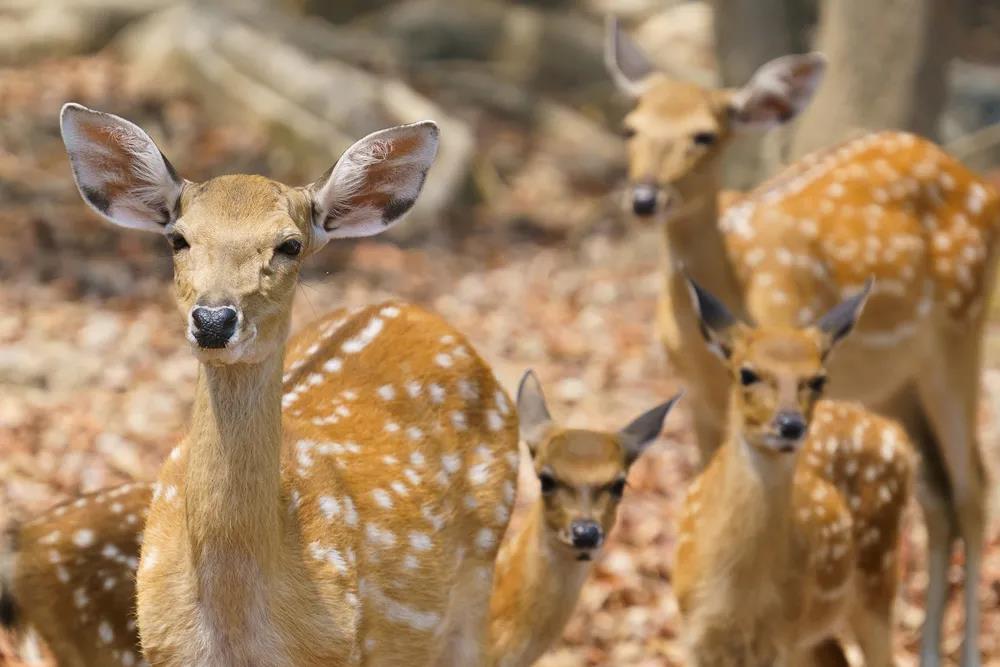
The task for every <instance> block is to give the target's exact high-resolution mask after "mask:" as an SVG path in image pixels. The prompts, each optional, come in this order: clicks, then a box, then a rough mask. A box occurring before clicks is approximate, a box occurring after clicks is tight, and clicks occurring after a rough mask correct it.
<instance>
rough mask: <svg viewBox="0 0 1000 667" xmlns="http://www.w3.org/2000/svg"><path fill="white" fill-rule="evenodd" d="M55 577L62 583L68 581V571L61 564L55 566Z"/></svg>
mask: <svg viewBox="0 0 1000 667" xmlns="http://www.w3.org/2000/svg"><path fill="white" fill-rule="evenodd" d="M56 577H58V578H59V581H61V582H62V583H64V584H68V583H69V571H68V570H67V569H66V568H65V567H63V566H62V565H60V566H59V567H57V568H56Z"/></svg>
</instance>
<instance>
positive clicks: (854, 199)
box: [607, 21, 1000, 667]
mask: <svg viewBox="0 0 1000 667" xmlns="http://www.w3.org/2000/svg"><path fill="white" fill-rule="evenodd" d="M607 60H608V64H609V68H610V70H611V73H612V76H613V77H614V79H615V80H616V81H617V82H618V83H619V85H620V87H621V88H622V89H623V90H625V91H626V92H627V93H628V94H630V95H632V96H633V97H634V98H635V99H636V106H635V109H634V110H633V111H632V112H631V113H629V114H628V116H627V117H626V119H625V128H626V133H627V135H628V136H629V139H628V153H629V182H630V188H631V195H632V208H633V210H634V211H635V213H636V214H638V215H641V216H653V215H655V214H661V215H662V217H664V218H667V222H666V224H665V226H664V234H665V240H666V247H667V252H666V253H665V256H666V263H665V266H664V283H665V290H664V293H663V296H662V298H661V303H660V307H659V309H658V320H659V330H660V335H661V338H662V340H663V343H664V346H665V347H666V350H667V353H668V356H669V358H670V360H671V362H672V364H673V365H674V366H675V367H676V368H677V369H678V371H679V373H680V375H681V376H682V377H683V378H684V380H685V383H686V385H687V387H688V389H689V391H690V400H691V405H692V408H693V411H694V423H695V429H696V435H697V438H698V443H699V446H700V449H701V452H702V455H703V459H704V460H707V459H708V457H709V456H710V454H711V452H712V451H714V449H715V447H716V446H717V445H718V443H719V442H721V441H722V435H723V424H724V420H725V415H726V408H725V406H726V402H727V400H728V388H727V387H728V382H727V378H726V376H725V373H724V372H723V370H722V369H721V368H719V367H718V364H717V362H716V361H715V360H714V359H712V358H711V355H710V353H709V352H707V351H706V350H705V348H704V346H703V345H702V342H701V335H700V333H699V331H698V317H697V314H696V313H695V312H694V309H693V307H692V304H691V302H690V299H689V298H688V294H687V289H688V288H687V283H686V279H685V277H684V271H688V272H690V273H692V274H693V275H694V277H695V278H696V279H697V280H699V282H701V284H703V285H705V286H706V287H708V288H709V289H710V290H711V291H712V292H713V293H714V294H716V295H718V296H719V297H720V298H721V299H723V300H724V301H725V302H726V303H728V304H730V305H731V306H732V307H733V308H734V310H735V312H736V314H737V315H741V316H747V317H749V318H750V319H751V320H752V321H755V322H757V323H759V324H762V325H785V326H796V325H802V324H805V323H808V322H810V321H812V319H813V318H814V316H815V315H816V314H818V313H821V312H824V311H825V310H826V309H828V308H830V307H831V306H832V305H833V304H834V303H836V301H837V299H839V298H840V296H841V295H843V294H846V293H848V292H850V291H851V290H853V289H856V287H857V286H858V285H860V284H861V283H862V282H863V281H864V279H865V278H866V277H868V276H874V277H875V278H876V279H877V282H876V286H875V290H874V293H873V294H872V297H871V299H872V303H873V305H874V306H875V307H874V309H873V315H874V316H873V317H867V318H865V320H864V322H862V323H861V325H860V327H859V330H858V332H857V333H856V334H855V335H854V336H852V337H851V339H850V340H849V341H848V342H846V343H845V345H844V348H843V349H842V350H840V351H839V353H838V354H837V356H836V359H835V360H834V361H833V366H832V368H831V371H832V376H833V377H834V380H833V381H832V382H831V385H830V391H831V394H832V395H833V396H834V397H844V398H848V397H849V398H856V399H858V400H861V401H862V402H864V403H865V404H866V405H867V406H869V407H871V408H873V409H876V410H878V411H879V412H882V413H884V414H887V415H888V416H891V417H893V418H895V419H898V420H899V421H900V423H901V424H902V425H903V426H904V427H905V428H906V430H907V432H908V434H909V436H910V438H911V439H912V441H913V442H914V443H915V444H916V445H917V446H918V448H919V450H920V451H921V453H922V468H921V473H922V474H921V478H922V480H921V481H922V482H923V485H922V489H921V491H923V492H926V493H922V494H921V503H922V506H923V509H924V513H925V516H926V518H927V525H928V534H929V540H928V541H929V554H928V562H929V569H930V585H929V587H928V592H927V605H926V606H927V620H926V622H925V629H924V637H923V646H922V648H921V653H922V658H923V662H924V664H936V663H937V661H938V659H939V658H938V650H939V644H940V638H941V636H940V630H941V621H942V616H943V613H944V605H945V600H946V594H947V577H946V574H947V573H946V570H947V565H948V561H949V553H950V549H951V545H952V542H953V541H954V540H955V539H956V538H961V540H962V542H963V543H964V547H965V567H966V584H965V615H966V627H965V644H964V652H963V664H965V665H966V666H967V667H971V666H973V665H977V664H978V663H979V657H978V650H977V646H976V644H977V642H976V636H977V632H978V628H979V613H978V602H977V593H976V588H977V583H978V581H979V572H980V566H981V561H982V541H983V529H984V521H985V508H984V506H985V497H984V484H985V482H984V473H983V466H982V461H981V455H980V451H979V446H978V441H977V438H976V427H975V413H976V407H977V405H978V398H979V370H980V365H981V362H980V357H981V346H982V332H983V326H984V322H985V308H984V307H985V305H986V303H987V301H988V299H989V296H990V294H991V293H992V285H993V282H994V277H995V267H996V254H997V252H996V246H997V244H996V238H997V234H996V230H997V223H998V221H1000V197H998V195H997V193H996V191H995V190H994V189H993V188H992V187H991V186H990V185H989V184H988V183H986V182H985V181H984V180H982V179H980V178H978V177H976V176H975V175H974V174H973V173H971V172H970V171H968V170H967V169H965V168H964V167H963V166H962V165H960V164H959V163H957V162H956V161H955V160H954V159H952V158H951V157H950V156H948V155H947V154H946V153H944V152H943V151H942V150H941V149H940V148H938V147H937V146H935V145H934V144H932V143H930V142H928V141H926V140H923V139H920V138H918V137H915V136H913V135H910V134H905V133H900V132H881V133H877V134H872V135H868V136H865V137H862V138H860V139H856V140H853V141H849V142H847V143H845V144H843V145H841V146H838V147H836V148H833V149H831V150H829V151H826V152H822V153H818V154H815V155H811V156H808V157H805V158H803V159H802V160H800V161H799V162H797V163H795V164H794V165H792V166H790V167H788V168H787V169H786V170H785V171H784V172H783V173H782V174H780V175H778V176H776V177H775V178H773V179H772V180H770V181H768V182H766V183H764V184H763V185H761V186H760V187H758V188H757V189H756V190H754V191H752V192H751V193H749V194H747V195H745V196H743V197H741V198H737V199H736V201H735V202H734V203H732V204H731V205H730V206H729V207H728V208H727V209H726V210H725V212H723V213H722V214H721V215H720V211H719V205H718V201H717V199H718V194H719V180H718V171H719V164H720V161H721V159H722V155H723V151H724V148H725V144H726V141H727V139H728V138H729V137H730V136H731V134H732V133H733V132H735V131H737V130H739V129H742V128H753V127H760V128H767V127H773V126H776V125H779V124H781V123H786V122H788V121H789V120H791V119H792V118H794V117H795V116H796V115H797V114H798V113H800V112H801V111H802V110H803V109H804V108H805V106H806V105H807V104H808V102H809V100H810V98H811V96H812V93H813V91H814V90H815V89H816V87H817V85H818V83H819V80H820V78H821V76H822V72H823V69H824V61H823V58H822V57H821V56H819V55H818V54H807V55H801V56H785V57H782V58H778V59H777V60H774V61H772V62H770V63H767V64H765V65H764V66H763V67H761V68H760V69H759V70H758V71H757V73H756V74H755V75H754V76H753V78H752V79H751V80H750V82H749V83H748V84H747V85H745V86H744V87H743V88H740V89H736V90H711V89H706V88H703V87H700V86H696V85H693V84H689V83H684V82H680V81H674V80H670V79H669V78H667V77H665V76H664V75H662V74H659V73H657V72H655V71H654V69H653V67H652V66H651V65H650V64H649V61H648V60H647V59H646V57H645V56H644V55H643V54H642V53H641V51H640V50H639V49H638V47H637V46H636V45H635V44H633V43H632V42H631V41H629V39H628V38H627V37H626V36H625V35H624V34H623V33H622V32H621V30H620V29H619V27H618V25H617V23H616V22H615V21H611V22H610V29H609V39H608V52H607Z"/></svg>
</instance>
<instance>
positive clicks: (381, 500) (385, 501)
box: [372, 489, 392, 510]
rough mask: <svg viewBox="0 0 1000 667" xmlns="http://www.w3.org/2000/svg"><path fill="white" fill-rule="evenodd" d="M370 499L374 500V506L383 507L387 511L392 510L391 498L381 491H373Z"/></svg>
mask: <svg viewBox="0 0 1000 667" xmlns="http://www.w3.org/2000/svg"><path fill="white" fill-rule="evenodd" d="M372 497H374V498H375V504H377V505H379V506H381V507H384V508H385V509H387V510H391V509H392V496H390V495H389V493H388V492H387V491H385V490H383V489H375V490H374V491H372Z"/></svg>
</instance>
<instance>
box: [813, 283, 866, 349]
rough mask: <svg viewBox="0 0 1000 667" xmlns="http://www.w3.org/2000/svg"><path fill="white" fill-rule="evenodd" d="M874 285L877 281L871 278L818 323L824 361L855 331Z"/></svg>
mask: <svg viewBox="0 0 1000 667" xmlns="http://www.w3.org/2000/svg"><path fill="white" fill-rule="evenodd" d="M874 285H875V279H874V278H869V279H868V280H866V281H865V285H864V287H862V288H861V291H859V292H857V293H856V294H853V295H851V296H849V297H847V298H846V299H844V300H843V301H841V302H840V303H838V304H837V305H836V306H834V307H833V308H831V309H830V310H829V312H827V313H826V315H824V316H823V317H821V318H820V319H819V322H817V323H816V328H817V329H819V332H820V334H821V335H822V337H823V358H824V359H825V358H826V356H827V355H828V354H830V350H832V349H833V348H834V346H835V345H836V344H837V343H839V342H840V341H841V340H842V339H843V338H844V336H846V335H847V334H849V333H851V331H852V330H853V329H854V325H855V324H857V323H858V318H859V317H861V311H862V310H864V307H865V303H867V301H868V297H869V295H870V294H871V291H872V287H873V286H874Z"/></svg>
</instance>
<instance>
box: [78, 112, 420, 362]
mask: <svg viewBox="0 0 1000 667" xmlns="http://www.w3.org/2000/svg"><path fill="white" fill-rule="evenodd" d="M61 125H62V136H63V141H64V142H65V144H66V150H67V152H68V153H69V159H70V164H71V166H72V168H73V176H74V178H75V179H76V184H77V187H78V188H79V190H80V194H81V195H82V196H83V199H84V201H86V202H87V203H88V204H89V205H90V206H91V207H92V208H93V209H94V210H95V211H97V212H98V213H99V214H101V216H103V217H104V218H106V219H107V220H109V221H111V222H112V223H114V224H116V225H121V226H123V227H131V228H135V229H142V230H146V231H151V232H155V233H158V234H162V235H163V236H165V237H166V239H167V241H168V242H169V243H170V245H171V247H172V248H173V253H174V286H175V292H176V296H177V301H178V305H179V306H180V309H181V312H182V313H183V315H184V317H185V318H186V319H187V323H188V327H187V338H188V340H189V341H190V342H191V344H192V346H193V348H194V349H195V352H196V354H197V355H198V357H199V359H201V360H202V361H204V362H207V363H215V364H231V363H239V362H245V363H254V362H258V361H260V360H262V359H264V358H266V357H267V356H269V355H270V354H272V353H273V352H274V351H276V350H277V349H278V348H279V347H280V345H281V344H282V343H283V341H284V339H285V335H286V333H287V328H288V318H289V312H290V308H291V303H292V296H293V294H294V291H295V285H296V283H297V279H298V273H299V267H300V266H301V264H302V260H303V259H304V258H305V257H307V256H309V255H310V254H312V253H314V252H316V251H317V250H319V249H320V248H321V247H323V245H325V244H326V243H327V242H328V241H329V240H330V239H333V238H339V237H358V236H370V235H373V234H378V233H379V232H381V231H383V230H384V229H387V228H388V227H390V226H391V225H393V224H394V223H396V222H398V221H399V219H400V218H401V217H402V215H403V214H404V213H406V212H407V211H408V210H409V209H410V207H411V206H412V205H413V203H414V201H415V200H416V198H417V195H418V194H419V192H420V189H421V187H422V186H423V183H424V177H425V176H426V174H427V171H428V169H429V168H430V166H431V162H433V160H434V156H435V154H436V152H437V143H438V130H437V126H435V125H434V123H431V122H423V123H415V124H413V125H404V126H401V127H395V128H392V129H388V130H383V131H381V132H376V133H374V134H371V135H369V136H367V137H365V138H364V139H362V140H361V141H358V142H357V143H356V144H354V145H353V146H351V147H350V148H349V149H347V152H345V153H344V155H343V156H342V157H341V158H340V160H339V161H338V162H337V163H336V164H335V165H334V166H333V167H332V168H331V169H330V170H329V171H328V172H327V173H326V174H325V175H324V176H323V177H322V178H320V179H319V180H318V181H316V182H315V183H313V184H311V185H308V186H305V187H290V186H287V185H284V184H282V183H278V182H276V181H272V180H270V179H268V178H264V177H263V176H247V175H233V176H220V177H217V178H213V179H211V180H208V181H205V182H204V183H193V182H191V181H187V180H183V179H181V178H180V177H179V176H178V175H177V172H176V171H175V170H174V168H173V166H171V164H170V162H169V161H168V160H167V158H166V157H164V155H163V154H162V153H161V152H160V150H159V149H158V148H157V147H156V145H155V144H154V143H153V140H152V139H150V138H149V135H147V134H146V133H145V132H144V131H143V130H142V129H141V128H139V127H138V126H136V125H134V124H133V123H130V122H129V121H127V120H125V119H123V118H119V117H118V116H113V115H111V114H107V113H101V112H97V111H92V110H90V109H87V108H85V107H82V106H80V105H78V104H67V105H66V106H64V107H63V110H62V117H61Z"/></svg>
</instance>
